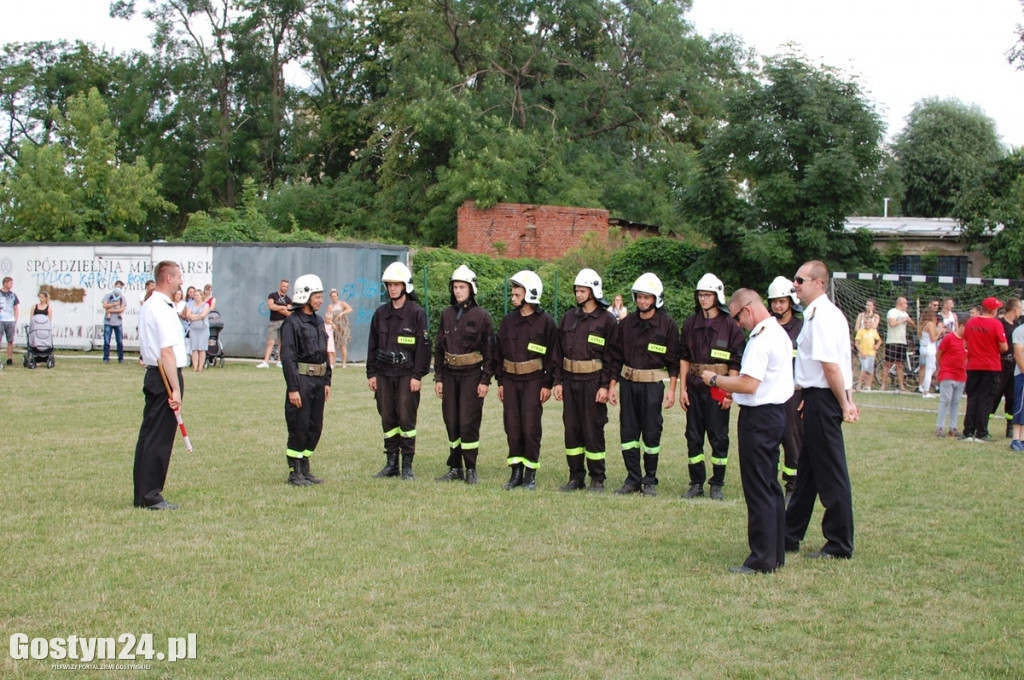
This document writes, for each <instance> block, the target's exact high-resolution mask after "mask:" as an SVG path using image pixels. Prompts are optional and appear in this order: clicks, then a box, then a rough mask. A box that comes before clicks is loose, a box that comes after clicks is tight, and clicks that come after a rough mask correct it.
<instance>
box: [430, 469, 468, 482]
mask: <svg viewBox="0 0 1024 680" xmlns="http://www.w3.org/2000/svg"><path fill="white" fill-rule="evenodd" d="M456 479H458V480H463V479H465V476H464V475H463V474H462V468H460V467H450V468H448V472H446V473H444V474H443V475H441V476H440V477H434V481H435V482H454V481H455V480H456Z"/></svg>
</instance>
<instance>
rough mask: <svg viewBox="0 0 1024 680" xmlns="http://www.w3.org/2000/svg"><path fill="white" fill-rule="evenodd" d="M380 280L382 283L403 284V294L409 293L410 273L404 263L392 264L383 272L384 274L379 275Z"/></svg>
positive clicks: (411, 289) (410, 287) (411, 288)
mask: <svg viewBox="0 0 1024 680" xmlns="http://www.w3.org/2000/svg"><path fill="white" fill-rule="evenodd" d="M380 280H381V281H382V282H384V283H404V284H405V292H406V293H407V294H408V293H411V292H412V291H413V287H412V272H411V271H409V268H408V267H407V266H405V263H404V262H392V263H391V264H389V265H388V266H387V269H385V270H384V274H382V275H381V277H380Z"/></svg>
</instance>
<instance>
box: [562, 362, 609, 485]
mask: <svg viewBox="0 0 1024 680" xmlns="http://www.w3.org/2000/svg"><path fill="white" fill-rule="evenodd" d="M600 388H601V376H600V374H599V373H594V374H592V376H591V377H588V378H576V377H566V378H565V380H564V381H563V382H562V404H563V408H562V424H563V425H564V426H565V454H566V456H567V460H568V462H569V474H570V477H572V478H573V479H583V477H585V476H586V470H585V468H584V458H585V459H586V466H587V468H589V469H590V477H591V479H592V480H594V481H596V482H603V481H604V479H605V443H604V426H605V425H606V424H607V423H608V405H607V404H599V403H597V401H596V399H597V391H598V390H599V389H600Z"/></svg>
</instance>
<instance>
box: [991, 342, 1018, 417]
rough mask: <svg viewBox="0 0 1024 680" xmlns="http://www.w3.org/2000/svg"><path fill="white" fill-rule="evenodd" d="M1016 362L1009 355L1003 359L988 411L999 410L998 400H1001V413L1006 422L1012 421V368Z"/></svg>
mask: <svg viewBox="0 0 1024 680" xmlns="http://www.w3.org/2000/svg"><path fill="white" fill-rule="evenodd" d="M1016 365H1017V363H1016V362H1015V361H1014V360H1013V358H1012V357H1011V358H1010V360H1009V361H1007V360H1006V359H1003V370H1002V371H1000V373H999V384H998V385H997V386H996V396H995V398H994V399H992V409H991V410H990V411H989V413H990V414H991V413H995V412H996V411H997V410H999V402H1000V401H1001V402H1003V414H1004V415H1005V416H1006V422H1008V423H1009V422H1012V421H1013V369H1014V367H1015V366H1016Z"/></svg>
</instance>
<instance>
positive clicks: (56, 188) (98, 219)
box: [0, 88, 171, 241]
mask: <svg viewBox="0 0 1024 680" xmlns="http://www.w3.org/2000/svg"><path fill="white" fill-rule="evenodd" d="M107 111H108V109H107V105H106V103H105V102H104V101H103V98H102V97H101V96H100V94H99V92H98V91H97V90H96V89H95V88H93V89H91V90H90V91H89V93H88V94H87V95H76V96H73V97H71V98H69V99H68V102H67V114H66V115H65V114H62V113H60V112H59V111H56V110H55V111H53V113H52V116H53V120H54V136H55V139H54V141H53V142H51V143H45V144H40V145H36V144H33V143H30V142H29V141H27V140H25V141H23V142H22V143H21V144H20V145H19V148H18V151H17V157H18V162H17V164H16V165H15V166H14V167H13V169H12V172H11V174H10V177H9V178H8V180H7V182H6V183H5V184H4V186H3V188H2V190H0V191H2V193H0V240H5V241H108V240H109V241H138V240H140V239H146V240H150V239H153V238H158V237H162V236H163V234H151V233H147V232H146V229H145V220H146V216H147V214H148V212H149V210H151V209H169V208H170V207H171V206H170V205H169V204H168V203H167V201H165V200H164V199H163V198H162V197H161V196H160V182H159V175H160V167H159V166H156V167H153V168H150V167H149V165H148V163H146V161H145V159H143V158H137V159H136V160H135V162H134V163H121V162H119V161H118V159H117V154H116V148H117V129H116V128H115V127H114V125H113V124H112V123H111V121H110V119H109V118H108V116H107Z"/></svg>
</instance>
